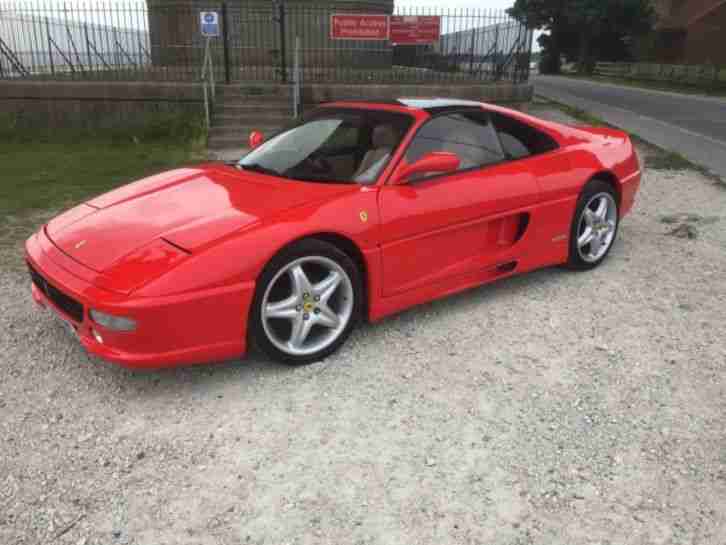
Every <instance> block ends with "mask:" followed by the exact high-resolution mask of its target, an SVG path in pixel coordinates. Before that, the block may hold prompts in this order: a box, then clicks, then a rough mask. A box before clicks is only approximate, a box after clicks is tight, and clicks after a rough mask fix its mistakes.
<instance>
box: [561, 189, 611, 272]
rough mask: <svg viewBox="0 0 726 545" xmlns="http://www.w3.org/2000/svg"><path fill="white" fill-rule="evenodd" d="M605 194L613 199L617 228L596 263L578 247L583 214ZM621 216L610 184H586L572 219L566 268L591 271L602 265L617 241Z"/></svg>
mask: <svg viewBox="0 0 726 545" xmlns="http://www.w3.org/2000/svg"><path fill="white" fill-rule="evenodd" d="M603 194H607V195H609V196H610V197H611V199H612V205H614V207H615V219H614V221H615V228H614V231H613V235H612V239H611V240H610V242H609V243H608V245H607V248H606V249H605V251H604V253H603V254H602V256H600V257H598V258H597V259H596V260H594V261H592V260H587V259H585V258H583V256H582V255H581V252H580V248H579V245H578V239H579V237H580V235H581V232H580V230H581V223H582V221H583V214H585V212H586V210H585V209H586V207H587V206H588V204H589V203H590V202H591V201H592V199H593V198H595V197H596V196H599V195H603ZM619 215H620V210H619V208H618V197H617V194H616V193H615V191H614V190H613V187H612V186H611V185H610V184H609V183H607V182H605V181H603V180H598V179H593V180H590V181H589V182H588V183H587V184H585V187H584V188H583V189H582V192H581V193H580V197H579V198H578V200H577V207H576V208H575V214H574V216H573V218H572V225H571V227H570V249H569V256H568V259H567V263H566V267H567V268H569V269H571V270H574V271H589V270H591V269H594V268H595V267H597V266H598V265H600V264H601V263H602V262H603V261H604V260H605V258H606V257H607V256H608V254H609V253H610V250H611V249H612V247H613V245H614V244H615V240H616V239H617V235H618V228H619V227H620V221H619Z"/></svg>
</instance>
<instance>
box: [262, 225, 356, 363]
mask: <svg viewBox="0 0 726 545" xmlns="http://www.w3.org/2000/svg"><path fill="white" fill-rule="evenodd" d="M308 257H310V258H316V257H322V258H327V259H329V260H332V261H334V262H335V263H337V264H338V265H339V266H340V267H341V268H342V269H343V271H345V273H346V274H347V275H348V278H349V279H350V284H351V286H352V292H353V305H352V312H351V314H350V318H349V320H348V323H347V325H346V326H345V328H344V329H343V330H342V331H341V332H340V333H339V334H338V336H337V338H335V340H334V341H333V342H332V344H330V345H329V346H326V347H325V348H323V349H321V350H318V351H316V352H315V353H312V354H306V355H295V354H290V353H287V352H285V351H283V350H280V349H279V348H278V347H277V346H275V344H274V343H273V342H272V341H271V340H270V338H269V337H268V334H267V332H266V330H265V327H264V325H263V323H262V304H263V301H264V297H265V292H266V291H267V289H268V286H269V285H270V283H271V282H272V281H273V280H274V279H275V277H276V275H278V273H279V272H280V271H281V270H282V269H284V268H285V267H287V266H288V265H290V264H291V263H292V262H294V261H296V260H299V259H301V258H308ZM363 297H364V290H363V284H362V278H361V271H360V270H359V268H358V266H357V265H356V264H355V262H354V261H353V260H352V259H351V258H350V257H349V256H348V255H347V254H346V253H345V252H343V251H342V250H340V249H339V248H338V247H337V246H335V245H333V244H330V243H328V242H325V241H322V240H318V239H314V238H310V239H304V240H301V241H300V242H297V243H295V244H293V245H291V246H288V247H287V248H285V249H283V250H282V251H281V252H280V253H278V254H277V255H276V256H275V257H273V258H272V259H271V260H270V262H269V263H268V264H267V265H266V266H265V268H264V270H263V271H262V274H261V275H260V277H259V279H258V282H257V286H256V288H255V296H254V299H253V301H252V308H251V309H250V319H249V326H248V341H249V342H251V343H253V344H254V345H255V346H256V347H257V348H259V349H260V350H261V351H262V352H264V353H265V354H267V355H268V356H269V357H270V358H271V359H273V360H276V361H279V362H282V363H285V364H288V365H306V364H309V363H313V362H316V361H320V360H321V359H324V358H326V357H327V356H329V355H330V354H332V353H334V352H335V351H336V350H338V349H339V348H340V347H341V346H342V345H343V343H345V341H346V340H347V339H348V337H349V336H350V334H351V332H352V331H353V329H354V328H355V326H356V325H357V324H358V322H359V321H360V317H361V312H362V308H363ZM316 312H317V311H316Z"/></svg>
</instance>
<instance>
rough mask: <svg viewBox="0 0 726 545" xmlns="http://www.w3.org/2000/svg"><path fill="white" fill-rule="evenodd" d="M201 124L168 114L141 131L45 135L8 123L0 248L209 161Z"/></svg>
mask: <svg viewBox="0 0 726 545" xmlns="http://www.w3.org/2000/svg"><path fill="white" fill-rule="evenodd" d="M203 151H204V149H203V132H202V130H201V125H200V124H199V122H198V121H197V120H195V119H190V118H184V117H178V116H163V117H158V118H152V119H150V120H149V123H148V124H147V125H146V126H144V127H142V128H139V129H136V130H129V129H112V130H104V131H100V130H99V131H82V130H71V129H64V130H54V131H52V132H51V131H48V130H43V129H40V130H37V129H23V128H19V127H16V126H14V121H13V120H11V119H7V118H6V119H4V120H1V122H0V164H2V176H0V250H7V249H8V248H9V247H15V246H16V245H17V244H18V243H19V242H20V241H22V240H23V239H24V238H25V237H26V236H28V235H29V234H30V233H31V232H32V231H33V229H35V228H36V227H37V225H38V224H40V223H42V222H43V221H44V220H45V219H46V218H47V217H49V216H52V215H53V214H54V213H56V212H57V211H59V210H62V209H64V208H67V207H69V206H71V205H72V204H74V203H77V202H80V201H83V200H85V199H88V198H89V197H92V196H94V195H97V194H99V193H103V192H105V191H108V190H109V189H112V188H114V187H117V186H119V185H123V184H125V183H128V182H130V181H133V180H135V179H138V178H141V177H143V176H146V175H149V174H152V173H154V172H158V171H161V170H164V169H168V168H172V167H175V166H178V165H181V164H184V163H189V162H194V161H199V160H201V159H203V157H204V155H203Z"/></svg>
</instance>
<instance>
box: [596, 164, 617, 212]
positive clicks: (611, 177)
mask: <svg viewBox="0 0 726 545" xmlns="http://www.w3.org/2000/svg"><path fill="white" fill-rule="evenodd" d="M593 180H600V181H602V182H605V183H606V184H608V185H609V186H610V187H612V188H613V191H614V192H615V199H616V201H617V205H618V209H619V208H620V205H621V203H622V199H623V195H622V191H621V187H620V180H618V177H617V176H615V174H613V173H612V172H611V171H609V170H601V171H600V172H597V173H595V174H593V175H592V176H591V177H590V179H589V180H588V183H589V182H591V181H593Z"/></svg>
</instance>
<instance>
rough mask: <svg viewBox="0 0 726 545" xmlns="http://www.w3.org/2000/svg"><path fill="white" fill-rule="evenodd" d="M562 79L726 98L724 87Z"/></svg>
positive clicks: (622, 79)
mask: <svg viewBox="0 0 726 545" xmlns="http://www.w3.org/2000/svg"><path fill="white" fill-rule="evenodd" d="M563 76H564V77H568V78H577V79H584V80H590V81H596V82H599V83H612V84H614V85H623V86H625V87H636V88H638V89H652V90H654V91H668V92H671V93H681V94H684V95H706V96H714V97H723V96H726V87H722V86H719V87H711V88H707V87H699V86H697V85H689V84H686V83H677V82H662V81H651V80H642V79H624V78H615V77H611V76H583V75H580V74H563Z"/></svg>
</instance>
